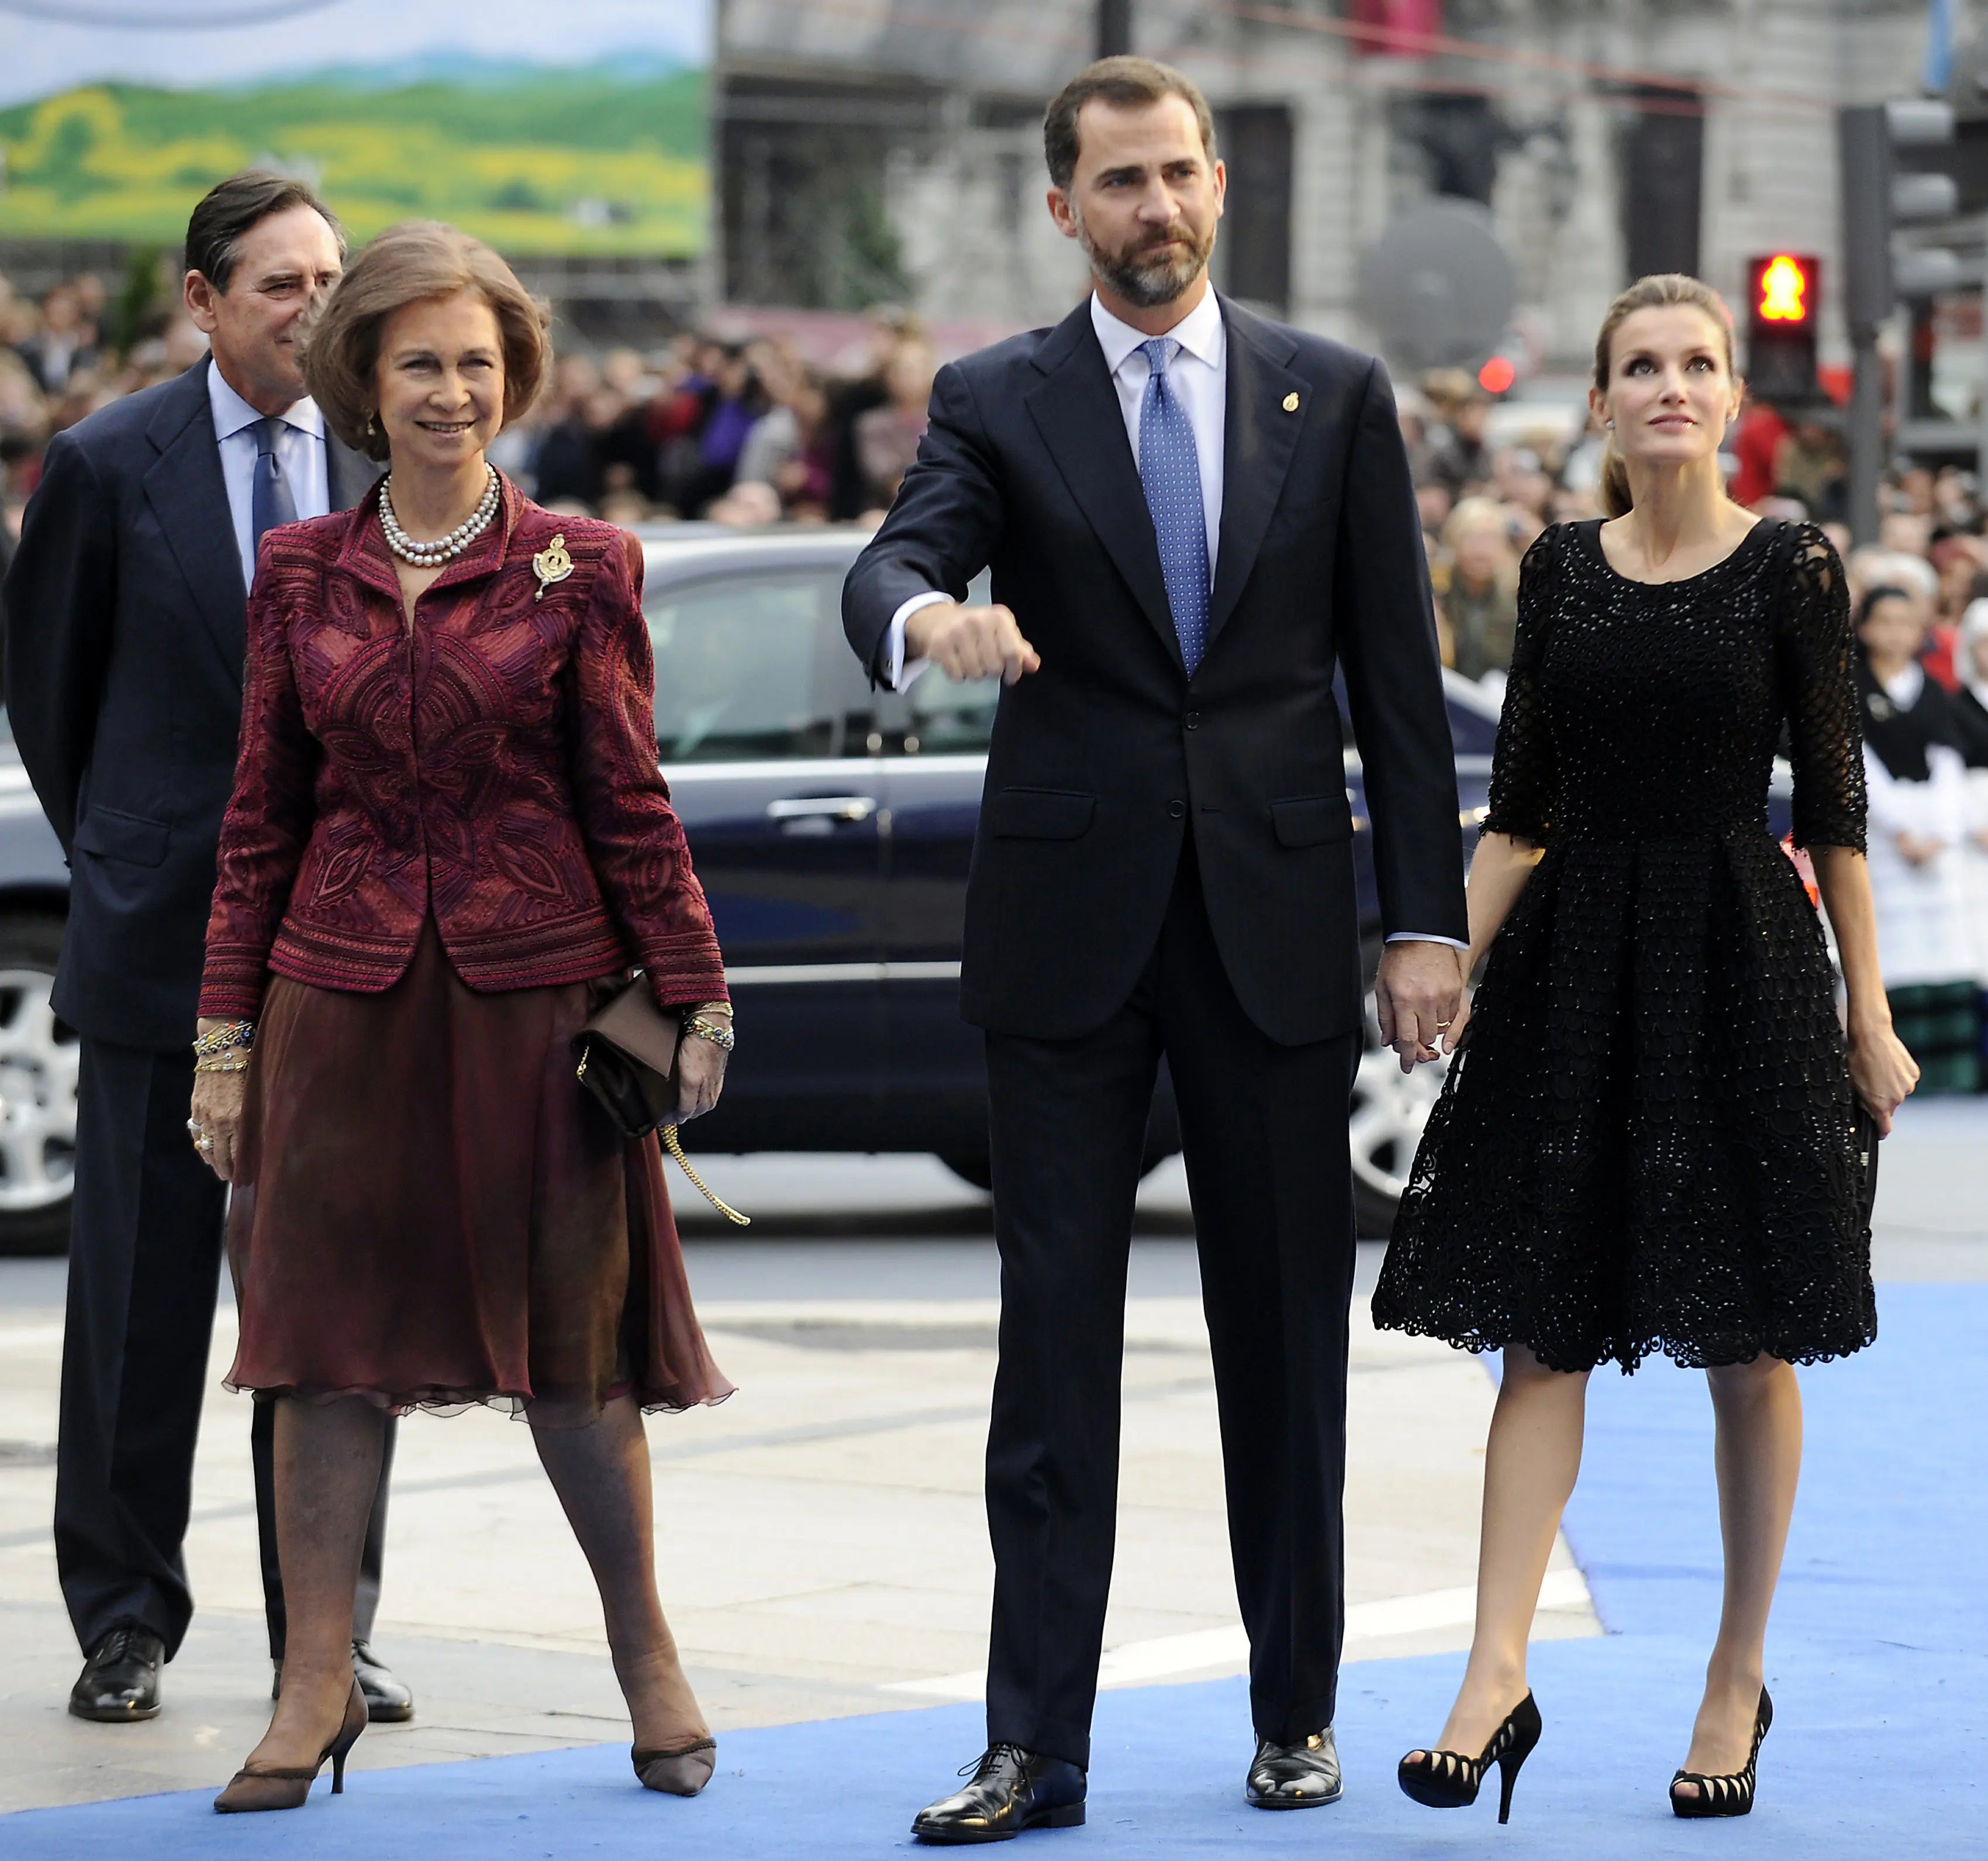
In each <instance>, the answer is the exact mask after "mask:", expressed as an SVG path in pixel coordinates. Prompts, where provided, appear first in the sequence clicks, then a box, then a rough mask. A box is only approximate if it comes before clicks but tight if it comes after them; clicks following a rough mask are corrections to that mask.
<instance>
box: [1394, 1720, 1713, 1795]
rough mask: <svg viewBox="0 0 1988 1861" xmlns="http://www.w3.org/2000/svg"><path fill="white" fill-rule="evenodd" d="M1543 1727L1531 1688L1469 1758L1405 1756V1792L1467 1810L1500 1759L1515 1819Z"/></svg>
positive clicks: (1502, 1788)
mask: <svg viewBox="0 0 1988 1861" xmlns="http://www.w3.org/2000/svg"><path fill="white" fill-rule="evenodd" d="M1542 1729H1543V1727H1541V1725H1540V1709H1539V1707H1538V1705H1537V1703H1536V1702H1535V1701H1534V1700H1533V1696H1532V1695H1531V1694H1530V1693H1529V1694H1526V1697H1524V1698H1523V1700H1520V1702H1519V1703H1518V1704H1517V1705H1516V1706H1515V1707H1513V1708H1512V1710H1511V1711H1510V1713H1509V1714H1507V1715H1506V1719H1505V1723H1504V1724H1503V1725H1501V1726H1499V1727H1498V1729H1497V1730H1496V1731H1495V1732H1493V1734H1491V1742H1490V1743H1489V1744H1487V1745H1486V1746H1485V1748H1484V1749H1483V1751H1482V1752H1481V1753H1480V1754H1479V1755H1478V1756H1476V1757H1475V1758H1466V1757H1465V1756H1464V1755H1463V1754H1462V1752H1461V1751H1424V1752H1423V1753H1422V1755H1421V1756H1420V1757H1419V1758H1418V1757H1416V1756H1415V1754H1413V1753H1410V1754H1409V1755H1408V1757H1406V1758H1403V1759H1402V1760H1401V1767H1400V1768H1399V1770H1398V1771H1397V1772H1396V1773H1395V1775H1396V1776H1397V1777H1398V1779H1399V1780H1400V1782H1401V1790H1402V1793H1403V1794H1404V1795H1408V1796H1412V1797H1413V1798H1415V1801H1416V1802H1418V1803H1425V1804H1426V1805H1428V1807H1429V1808H1430V1809H1468V1808H1469V1805H1471V1804H1472V1803H1474V1802H1476V1800H1477V1792H1479V1790H1481V1789H1482V1788H1483V1787H1484V1774H1485V1772H1486V1771H1488V1770H1489V1769H1490V1768H1491V1767H1492V1765H1494V1764H1495V1765H1497V1767H1498V1820H1499V1822H1510V1820H1511V1819H1512V1787H1513V1785H1515V1784H1516V1783H1517V1781H1519V1768H1520V1765H1523V1763H1524V1762H1525V1761H1526V1759H1527V1758H1530V1756H1531V1755H1532V1754H1533V1746H1534V1745H1536V1744H1538V1743H1539V1741H1540V1731H1541V1730H1542ZM1680 1813H1682V1812H1680Z"/></svg>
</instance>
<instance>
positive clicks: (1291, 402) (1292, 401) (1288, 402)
mask: <svg viewBox="0 0 1988 1861" xmlns="http://www.w3.org/2000/svg"><path fill="white" fill-rule="evenodd" d="M1284 411H1285V412H1286V413H1287V414H1295V413H1296V412H1297V411H1298V398H1297V394H1295V393H1293V394H1286V395H1285V397H1284Z"/></svg>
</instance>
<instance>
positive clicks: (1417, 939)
mask: <svg viewBox="0 0 1988 1861" xmlns="http://www.w3.org/2000/svg"><path fill="white" fill-rule="evenodd" d="M1388 942H1390V943H1441V944H1446V945H1447V946H1449V948H1450V949H1452V950H1467V949H1469V948H1470V946H1469V944H1467V943H1459V942H1457V940H1456V939H1455V938H1454V937H1432V936H1430V935H1429V934H1428V932H1427V931H1394V932H1390V934H1389V936H1388Z"/></svg>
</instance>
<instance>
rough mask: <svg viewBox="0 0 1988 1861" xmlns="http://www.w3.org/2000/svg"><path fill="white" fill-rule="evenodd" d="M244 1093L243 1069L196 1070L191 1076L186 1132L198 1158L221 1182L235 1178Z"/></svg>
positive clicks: (246, 1078) (246, 1085)
mask: <svg viewBox="0 0 1988 1861" xmlns="http://www.w3.org/2000/svg"><path fill="white" fill-rule="evenodd" d="M248 1097H249V1075H248V1074H246V1073H196V1074H194V1076H193V1111H192V1113H191V1118H190V1121H189V1122H190V1123H191V1127H192V1128H191V1129H189V1130H188V1132H187V1135H188V1137H189V1138H190V1139H192V1141H193V1144H194V1148H195V1149H198V1151H199V1152H200V1157H201V1162H204V1163H205V1164H206V1166H208V1169H211V1170H212V1171H213V1172H214V1173H215V1175H216V1176H218V1177H220V1179H221V1181H222V1182H224V1183H232V1182H233V1181H234V1180H235V1156H236V1149H237V1146H238V1145H239V1144H240V1142H241V1141H242V1106H243V1105H245V1103H246V1101H247V1100H248Z"/></svg>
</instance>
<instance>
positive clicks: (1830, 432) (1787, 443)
mask: <svg viewBox="0 0 1988 1861" xmlns="http://www.w3.org/2000/svg"><path fill="white" fill-rule="evenodd" d="M1787 420H1788V430H1787V431H1786V432H1785V433H1783V435H1781V438H1780V443H1779V444H1778V445H1777V446H1776V447H1775V448H1774V486H1773V489H1774V492H1775V495H1776V496H1780V497H1784V498H1796V499H1800V502H1801V504H1802V507H1803V508H1804V509H1805V510H1806V511H1807V513H1808V515H1809V516H1810V517H1812V518H1814V519H1815V520H1816V521H1817V522H1818V523H1820V522H1821V521H1823V520H1824V519H1834V518H1840V517H1841V516H1843V515H1844V499H1845V496H1846V491H1845V480H1846V479H1847V478H1848V474H1849V470H1850V461H1849V455H1848V452H1846V451H1845V449H1844V444H1843V417H1842V416H1841V414H1839V413H1838V411H1836V409H1835V408H1833V407H1800V408H1793V409H1791V410H1790V411H1788V414H1787Z"/></svg>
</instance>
